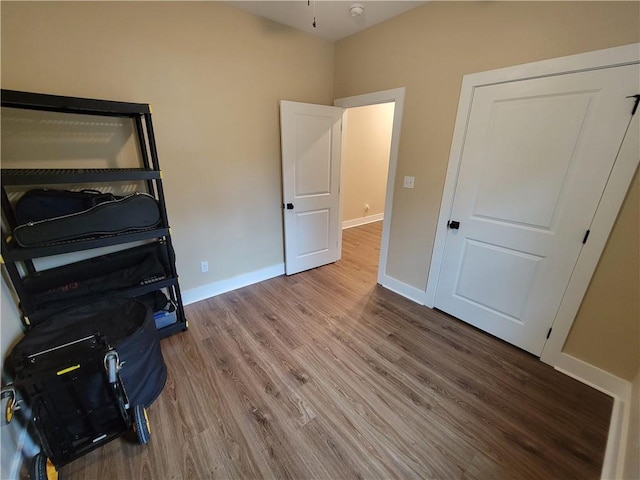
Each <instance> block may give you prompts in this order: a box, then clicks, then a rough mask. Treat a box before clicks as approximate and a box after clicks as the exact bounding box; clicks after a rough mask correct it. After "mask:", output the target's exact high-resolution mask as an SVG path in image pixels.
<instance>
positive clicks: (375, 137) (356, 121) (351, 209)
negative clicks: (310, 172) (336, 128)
mask: <svg viewBox="0 0 640 480" xmlns="http://www.w3.org/2000/svg"><path fill="white" fill-rule="evenodd" d="M394 108H395V103H393V102H389V103H380V104H377V105H366V106H363V107H353V108H348V109H346V110H345V112H344V114H343V117H342V162H341V175H340V178H341V187H340V199H341V202H342V208H341V212H342V218H341V220H342V229H343V230H345V229H347V228H352V227H358V226H361V225H366V224H368V223H373V222H380V221H382V220H383V217H384V204H385V197H386V189H387V174H388V171H389V153H390V149H391V133H392V130H393V111H394Z"/></svg>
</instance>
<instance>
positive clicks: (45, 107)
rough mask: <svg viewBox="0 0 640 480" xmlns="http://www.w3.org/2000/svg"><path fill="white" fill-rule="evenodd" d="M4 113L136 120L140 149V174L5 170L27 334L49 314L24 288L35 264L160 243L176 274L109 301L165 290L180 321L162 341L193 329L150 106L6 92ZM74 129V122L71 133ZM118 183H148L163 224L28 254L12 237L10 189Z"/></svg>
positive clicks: (12, 252) (8, 235)
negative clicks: (101, 249) (104, 249)
mask: <svg viewBox="0 0 640 480" xmlns="http://www.w3.org/2000/svg"><path fill="white" fill-rule="evenodd" d="M0 100H1V104H2V107H7V108H14V109H23V110H40V111H47V112H60V113H69V114H81V115H94V116H99V117H105V116H106V117H120V118H130V119H131V120H132V121H133V127H134V128H133V130H134V134H135V137H136V140H137V144H138V153H139V160H140V168H87V169H83V168H72V169H41V168H38V169H29V168H25V169H21V168H11V169H2V170H1V171H0V172H1V175H2V240H1V242H0V247H1V249H2V258H1V260H2V262H3V263H4V264H5V266H6V269H7V273H8V274H9V277H10V279H11V282H12V284H13V287H14V289H15V291H16V294H17V295H18V298H19V302H20V305H19V306H20V308H21V311H22V313H23V322H24V324H25V326H26V328H29V326H30V325H31V323H32V322H33V323H36V319H37V320H38V321H40V319H41V317H42V316H43V315H46V311H45V312H43V311H38V310H37V309H34V308H33V307H32V302H30V298H29V294H28V293H27V290H26V289H25V288H24V278H25V277H26V276H28V275H31V274H34V273H36V272H37V269H36V266H35V264H34V260H35V259H38V258H43V257H48V256H54V255H60V254H66V253H73V252H81V251H87V250H92V249H96V248H99V247H106V246H114V245H123V244H134V242H140V241H153V242H157V244H158V246H159V247H160V248H163V249H165V250H164V252H165V254H166V258H168V260H169V262H168V263H169V265H168V267H169V270H170V272H169V273H168V275H167V276H166V277H165V278H161V279H158V281H154V282H152V283H149V284H146V285H136V286H133V287H130V288H127V289H123V290H117V291H114V292H107V293H106V294H105V295H106V296H126V297H136V296H139V295H142V294H145V293H149V292H152V291H155V290H159V289H165V290H166V291H167V293H168V294H169V297H170V298H171V301H172V302H173V303H174V304H175V305H176V316H177V321H176V322H175V323H173V324H171V325H168V326H166V327H163V328H161V329H160V330H159V332H160V335H161V336H162V337H166V336H169V335H172V334H174V333H177V332H180V331H184V330H186V329H187V325H188V324H187V320H186V318H185V314H184V307H183V304H182V296H181V293H180V285H179V282H178V273H177V271H176V266H175V254H174V250H173V245H172V242H171V229H170V227H169V220H168V218H167V211H166V206H165V200H164V189H163V185H162V172H161V170H160V165H159V162H158V154H157V150H156V146H155V137H154V133H153V125H152V122H151V109H150V108H149V105H147V104H141V103H127V102H113V101H107V100H95V99H85V98H75V97H63V96H57V95H45V94H39V93H29V92H19V91H15V90H2V91H1V99H0ZM70 128H73V122H71V127H70ZM114 182H143V183H144V185H145V186H146V190H147V192H146V193H149V194H150V195H152V196H153V197H154V198H155V199H156V201H157V202H158V207H159V210H160V216H161V222H160V225H159V226H158V227H156V228H153V229H149V230H143V231H135V232H132V233H125V234H119V235H104V236H95V237H91V238H87V239H78V240H74V241H69V242H60V243H55V244H48V245H44V246H38V247H31V248H23V247H20V246H18V245H17V244H16V242H15V241H14V240H13V239H12V232H13V230H14V229H15V228H16V227H17V226H18V225H17V222H16V219H15V212H14V206H13V205H12V203H11V201H10V200H9V195H8V193H7V187H16V188H20V187H29V186H36V185H38V186H42V185H47V186H49V185H65V184H67V185H77V184H105V185H108V184H110V183H114Z"/></svg>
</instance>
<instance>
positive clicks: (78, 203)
mask: <svg viewBox="0 0 640 480" xmlns="http://www.w3.org/2000/svg"><path fill="white" fill-rule="evenodd" d="M118 198H122V197H116V196H115V195H112V194H111V193H102V192H100V191H98V190H90V189H85V190H81V191H79V192H74V191H71V190H54V189H49V188H36V189H33V190H29V191H27V192H25V194H24V195H23V196H22V197H20V200H18V202H17V203H16V206H15V214H16V221H17V222H18V225H23V224H25V223H29V222H39V221H41V220H47V219H49V218H55V217H62V216H64V215H70V214H72V213H78V212H82V211H84V210H89V209H90V208H92V207H95V206H96V205H99V204H100V203H103V202H108V201H113V200H117V199H118Z"/></svg>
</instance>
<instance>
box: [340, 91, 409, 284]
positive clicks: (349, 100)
mask: <svg viewBox="0 0 640 480" xmlns="http://www.w3.org/2000/svg"><path fill="white" fill-rule="evenodd" d="M405 92H406V88H405V87H399V88H392V89H390V90H383V91H380V92H373V93H365V94H362V95H355V96H352V97H344V98H338V99H336V100H334V101H333V104H334V106H336V107H342V108H343V109H347V108H353V107H365V106H368V105H378V104H380V103H390V102H394V103H395V108H394V111H393V127H392V130H391V149H390V151H389V167H388V172H387V189H386V193H385V200H384V216H383V219H382V241H381V244H380V257H379V260H378V278H377V282H378V283H379V284H380V285H384V286H386V285H389V284H393V283H394V279H393V278H391V277H389V276H387V274H386V271H387V254H388V251H389V236H390V233H391V212H392V211H393V194H394V190H395V181H396V169H397V166H398V150H399V147H400V130H401V127H402V116H403V112H404V97H405ZM343 125H344V112H343ZM343 146H344V143H343ZM340 178H341V179H342V175H341V176H340ZM341 181H342V180H341ZM340 205H341V206H342V202H341V203H340ZM340 214H341V215H342V209H341V210H340ZM340 249H341V250H342V236H340Z"/></svg>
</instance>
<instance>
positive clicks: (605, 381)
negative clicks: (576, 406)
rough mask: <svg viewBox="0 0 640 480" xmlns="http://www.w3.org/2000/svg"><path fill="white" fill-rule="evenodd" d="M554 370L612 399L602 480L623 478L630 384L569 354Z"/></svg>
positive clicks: (563, 355)
mask: <svg viewBox="0 0 640 480" xmlns="http://www.w3.org/2000/svg"><path fill="white" fill-rule="evenodd" d="M555 369H556V370H558V371H559V372H562V373H564V374H565V375H568V376H570V377H572V378H575V379H576V380H578V381H580V382H582V383H584V384H586V385H589V386H591V387H593V388H595V389H596V390H599V391H601V392H603V393H606V394H607V395H609V396H611V397H613V410H612V412H611V421H610V423H609V433H608V435H607V447H606V449H605V454H604V461H603V464H602V472H601V478H602V479H614V478H622V475H623V470H624V460H625V455H626V453H627V452H626V450H627V441H628V437H629V419H630V417H631V383H630V382H628V381H626V380H623V379H621V378H619V377H616V376H615V375H613V374H611V373H609V372H605V371H604V370H601V369H600V368H597V367H594V366H593V365H591V364H589V363H586V362H584V361H582V360H580V359H578V358H575V357H573V356H571V355H568V354H566V353H560V354H559V355H558V357H557V364H556V365H555Z"/></svg>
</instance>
